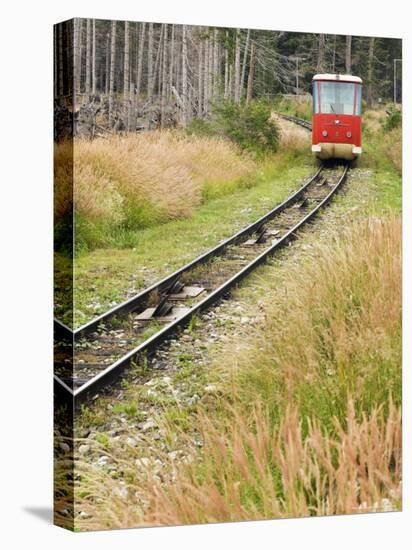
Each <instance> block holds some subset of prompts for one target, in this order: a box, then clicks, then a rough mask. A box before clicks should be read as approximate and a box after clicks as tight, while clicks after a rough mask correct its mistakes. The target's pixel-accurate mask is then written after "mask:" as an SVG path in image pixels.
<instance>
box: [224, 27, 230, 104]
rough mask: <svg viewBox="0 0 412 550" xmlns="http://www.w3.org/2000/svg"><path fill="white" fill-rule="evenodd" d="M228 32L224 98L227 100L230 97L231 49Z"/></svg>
mask: <svg viewBox="0 0 412 550" xmlns="http://www.w3.org/2000/svg"><path fill="white" fill-rule="evenodd" d="M228 34H229V33H228V32H227V31H226V44H225V91H224V98H225V99H227V98H228V95H229V49H228V44H227V41H228Z"/></svg>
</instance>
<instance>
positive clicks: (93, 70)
mask: <svg viewBox="0 0 412 550" xmlns="http://www.w3.org/2000/svg"><path fill="white" fill-rule="evenodd" d="M92 94H93V95H94V96H95V95H96V19H93V23H92Z"/></svg>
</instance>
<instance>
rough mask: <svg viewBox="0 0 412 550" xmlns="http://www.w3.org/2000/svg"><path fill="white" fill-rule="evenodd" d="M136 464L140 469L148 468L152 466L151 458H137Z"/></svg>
mask: <svg viewBox="0 0 412 550" xmlns="http://www.w3.org/2000/svg"><path fill="white" fill-rule="evenodd" d="M135 464H136V466H137V467H139V468H146V467H147V466H149V464H150V458H148V457H147V456H143V457H142V458H136V460H135Z"/></svg>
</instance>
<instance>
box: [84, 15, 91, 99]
mask: <svg viewBox="0 0 412 550" xmlns="http://www.w3.org/2000/svg"><path fill="white" fill-rule="evenodd" d="M90 54H91V24H90V19H86V84H85V92H86V96H87V97H89V96H90V89H91V70H90V69H91V67H90V60H91V55H90Z"/></svg>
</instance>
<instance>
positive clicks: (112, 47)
mask: <svg viewBox="0 0 412 550" xmlns="http://www.w3.org/2000/svg"><path fill="white" fill-rule="evenodd" d="M115 56H116V21H112V32H111V43H110V76H109V125H110V126H111V125H112V122H113V99H114V65H115Z"/></svg>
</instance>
